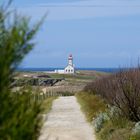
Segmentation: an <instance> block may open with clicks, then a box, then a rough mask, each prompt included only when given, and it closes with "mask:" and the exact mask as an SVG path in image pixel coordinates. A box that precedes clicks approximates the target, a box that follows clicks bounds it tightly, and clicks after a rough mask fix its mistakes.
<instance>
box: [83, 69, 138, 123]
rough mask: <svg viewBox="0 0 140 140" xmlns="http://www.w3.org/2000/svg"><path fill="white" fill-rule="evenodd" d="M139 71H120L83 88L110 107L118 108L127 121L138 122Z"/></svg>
mask: <svg viewBox="0 0 140 140" xmlns="http://www.w3.org/2000/svg"><path fill="white" fill-rule="evenodd" d="M139 83H140V69H139V68H134V69H128V70H126V71H123V70H121V71H120V72H119V73H116V74H112V75H111V76H108V77H104V78H102V79H99V80H96V81H95V82H93V83H90V84H89V85H88V90H87V87H86V88H85V90H86V91H90V93H93V94H98V95H100V96H102V97H103V98H104V99H105V100H106V101H107V102H108V103H109V104H110V105H113V106H116V107H117V108H119V109H120V110H121V112H122V114H123V115H124V117H126V118H127V119H129V120H132V121H136V122H137V121H140V84H139Z"/></svg>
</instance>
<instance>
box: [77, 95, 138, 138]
mask: <svg viewBox="0 0 140 140" xmlns="http://www.w3.org/2000/svg"><path fill="white" fill-rule="evenodd" d="M76 97H77V100H78V102H79V103H80V105H81V109H82V111H83V112H84V113H85V115H86V118H87V121H89V122H92V120H93V118H96V117H97V114H98V113H100V112H105V111H106V109H107V108H106V103H105V102H104V101H103V100H102V98H101V97H100V96H97V95H94V94H90V93H86V92H80V93H77V94H76ZM133 127H134V123H133V122H131V121H129V120H127V119H126V118H123V117H118V116H117V117H116V116H114V117H113V118H112V119H110V120H109V121H106V122H105V123H104V125H103V127H102V129H101V131H99V132H98V133H96V136H97V139H98V140H140V134H135V135H133V134H132V128H133Z"/></svg>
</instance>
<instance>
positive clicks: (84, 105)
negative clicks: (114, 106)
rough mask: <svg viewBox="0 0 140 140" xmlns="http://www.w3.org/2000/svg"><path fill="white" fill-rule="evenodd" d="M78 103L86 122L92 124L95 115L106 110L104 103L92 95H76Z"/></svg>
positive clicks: (82, 93) (85, 93)
mask: <svg viewBox="0 0 140 140" xmlns="http://www.w3.org/2000/svg"><path fill="white" fill-rule="evenodd" d="M76 97H77V99H78V102H79V103H80V104H81V109H82V110H83V111H84V112H85V114H86V117H87V120H88V121H90V122H92V121H93V118H96V116H97V114H98V113H100V112H104V111H105V110H106V103H105V102H104V101H103V100H102V99H101V97H100V96H97V95H93V94H90V93H87V92H80V93H77V94H76Z"/></svg>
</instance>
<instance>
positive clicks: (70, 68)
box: [55, 55, 75, 74]
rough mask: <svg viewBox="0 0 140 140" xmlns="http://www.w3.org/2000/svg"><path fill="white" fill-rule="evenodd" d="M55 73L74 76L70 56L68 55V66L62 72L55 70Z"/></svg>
mask: <svg viewBox="0 0 140 140" xmlns="http://www.w3.org/2000/svg"><path fill="white" fill-rule="evenodd" d="M55 73H59V74H74V73H75V68H74V64H73V57H72V55H69V57H68V65H67V66H66V67H65V69H64V70H55Z"/></svg>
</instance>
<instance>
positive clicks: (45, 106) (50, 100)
mask: <svg viewBox="0 0 140 140" xmlns="http://www.w3.org/2000/svg"><path fill="white" fill-rule="evenodd" d="M56 98H57V97H48V98H46V99H45V100H44V101H43V102H42V103H41V109H42V112H41V113H42V114H47V113H48V112H49V111H50V110H51V107H52V103H53V100H55V99H56Z"/></svg>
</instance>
